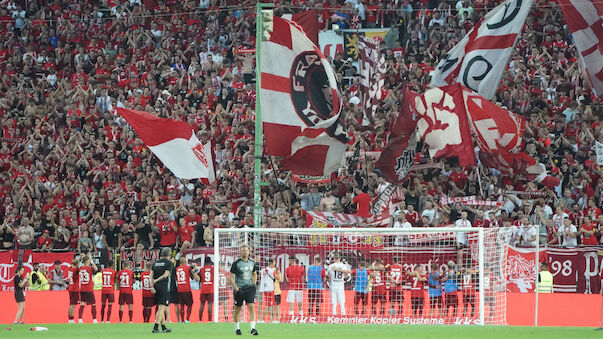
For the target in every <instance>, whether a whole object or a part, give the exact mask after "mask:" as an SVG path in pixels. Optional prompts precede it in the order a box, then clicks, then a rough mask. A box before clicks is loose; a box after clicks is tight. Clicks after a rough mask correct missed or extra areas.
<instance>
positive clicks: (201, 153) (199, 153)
mask: <svg viewBox="0 0 603 339" xmlns="http://www.w3.org/2000/svg"><path fill="white" fill-rule="evenodd" d="M193 153H195V156H196V157H197V159H199V161H201V162H202V163H203V165H205V166H206V167H207V166H208V164H209V163H208V162H207V156H206V155H205V150H203V145H201V143H198V144H196V145H195V147H193Z"/></svg>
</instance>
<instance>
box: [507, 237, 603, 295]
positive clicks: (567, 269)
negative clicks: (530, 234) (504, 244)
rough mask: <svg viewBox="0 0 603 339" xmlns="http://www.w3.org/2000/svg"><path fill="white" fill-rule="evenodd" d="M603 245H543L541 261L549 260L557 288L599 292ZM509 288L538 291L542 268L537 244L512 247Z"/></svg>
mask: <svg viewBox="0 0 603 339" xmlns="http://www.w3.org/2000/svg"><path fill="white" fill-rule="evenodd" d="M601 249H603V247H597V246H585V247H575V248H557V247H556V248H550V247H549V248H547V249H541V250H540V254H539V258H540V259H539V261H540V262H543V261H546V262H547V263H548V270H549V272H551V274H553V292H573V293H585V294H596V293H599V292H600V291H601V278H600V277H601V276H600V274H601V267H602V260H603V256H601V255H599V254H598V252H599V251H600V250H601ZM507 273H508V275H507V291H508V292H534V289H535V288H536V285H537V284H538V282H537V281H536V277H537V273H538V268H537V267H536V249H535V248H513V247H510V248H509V252H508V255H507Z"/></svg>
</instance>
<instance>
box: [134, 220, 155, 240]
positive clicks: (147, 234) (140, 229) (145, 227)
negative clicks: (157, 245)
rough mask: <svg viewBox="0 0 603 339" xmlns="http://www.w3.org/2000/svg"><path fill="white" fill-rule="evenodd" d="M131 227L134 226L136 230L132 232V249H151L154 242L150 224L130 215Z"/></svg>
mask: <svg viewBox="0 0 603 339" xmlns="http://www.w3.org/2000/svg"><path fill="white" fill-rule="evenodd" d="M132 225H134V226H136V230H135V231H134V232H135V233H134V247H138V245H140V247H142V248H144V249H150V248H153V245H154V241H153V229H152V228H151V224H149V223H148V222H146V220H143V221H139V220H138V216H136V214H132Z"/></svg>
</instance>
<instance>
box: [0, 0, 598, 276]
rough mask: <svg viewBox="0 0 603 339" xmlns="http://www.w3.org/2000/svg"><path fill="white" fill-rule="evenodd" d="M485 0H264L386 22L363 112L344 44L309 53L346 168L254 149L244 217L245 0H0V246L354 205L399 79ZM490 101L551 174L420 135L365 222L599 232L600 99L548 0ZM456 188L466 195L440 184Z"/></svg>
mask: <svg viewBox="0 0 603 339" xmlns="http://www.w3.org/2000/svg"><path fill="white" fill-rule="evenodd" d="M500 2H501V1H494V0H474V1H467V0H460V1H456V0H453V1H443V0H442V1H438V0H422V1H373V0H369V1H366V2H363V1H345V2H344V1H335V0H331V1H324V2H320V1H314V2H312V1H304V0H301V1H292V2H288V1H282V2H277V3H276V5H275V9H274V13H275V16H277V15H278V16H281V15H283V14H295V13H300V12H304V11H307V10H309V9H314V10H317V11H318V12H319V13H318V18H319V19H318V23H319V25H320V26H319V30H320V31H321V32H323V31H327V30H331V29H347V28H349V29H358V28H388V29H391V30H396V31H397V34H395V35H394V36H395V37H394V39H393V40H392V41H389V42H388V43H387V44H386V43H383V44H381V45H380V46H381V48H383V50H382V52H383V53H384V54H385V56H386V76H385V81H384V85H383V88H382V89H381V93H380V100H379V103H378V107H377V108H376V110H375V114H374V116H373V118H374V128H366V126H365V125H364V124H363V123H362V122H363V121H362V120H363V112H362V109H361V107H360V105H359V79H358V77H359V75H358V72H359V71H358V69H357V66H356V65H355V64H353V63H352V60H348V59H346V58H344V51H343V50H337V51H336V52H334V53H333V55H327V56H328V57H329V59H330V61H331V63H332V66H333V69H334V70H335V72H336V76H337V78H338V80H339V85H340V91H341V93H342V100H343V108H342V109H343V111H342V117H343V118H342V119H343V120H344V122H345V124H346V126H347V132H348V135H349V137H350V139H349V142H348V145H347V152H346V154H347V156H348V166H347V167H345V168H344V169H342V170H340V171H339V172H338V173H337V175H335V176H332V177H330V178H328V179H327V180H317V182H304V180H302V179H299V178H294V176H292V175H291V173H290V172H288V171H284V170H282V169H281V168H280V167H279V162H278V159H275V158H273V157H270V156H266V155H265V156H264V157H263V162H262V171H261V173H262V177H261V181H262V182H264V183H266V184H265V185H264V186H262V193H261V196H262V200H261V201H262V203H261V204H262V205H261V207H262V210H261V211H262V216H263V218H262V220H263V221H262V225H254V218H253V181H254V165H253V161H254V128H255V127H254V126H255V122H254V109H255V101H256V84H255V67H256V64H255V58H254V54H253V51H254V50H253V47H254V46H255V36H256V34H255V33H256V32H255V29H256V26H255V2H252V1H214V0H211V1H205V0H201V1H172V0H169V1H168V0H166V1H162V0H158V1H156V0H146V1H145V0H143V1H141V0H133V1H132V0H130V1H86V2H81V1H60V0H57V1H49V2H39V1H2V2H1V4H0V30H1V33H2V46H0V69H1V70H2V76H1V78H0V92H1V93H2V95H1V98H0V121H1V122H2V132H1V133H2V139H1V142H2V145H1V148H0V157H1V159H2V171H1V172H0V179H1V182H2V184H1V187H0V196H1V197H2V204H1V205H0V215H1V217H2V225H1V226H0V242H1V245H0V246H1V248H0V249H4V250H11V249H33V250H36V251H55V252H56V251H71V252H75V253H76V254H80V255H82V254H87V253H92V254H94V256H95V258H97V259H98V260H97V263H99V264H103V265H108V264H109V262H110V260H111V259H112V258H113V257H114V254H116V253H122V252H123V251H127V250H131V251H133V252H134V253H138V255H142V254H141V253H142V252H143V251H145V250H149V249H158V248H160V247H172V248H173V249H175V250H176V251H179V250H181V249H190V248H199V247H206V246H211V245H213V236H214V232H213V231H214V229H216V228H238V227H268V228H302V227H306V224H307V220H308V216H309V214H311V213H313V214H312V218H317V216H320V215H322V216H324V215H326V214H329V213H342V214H345V215H358V216H360V217H363V218H366V217H370V216H371V215H370V206H371V202H372V201H375V200H377V198H378V197H379V195H380V194H381V193H382V192H383V190H384V189H385V187H386V186H387V183H386V181H385V179H384V177H383V175H382V173H381V171H380V169H379V168H378V167H375V162H376V161H377V158H378V157H379V153H380V152H381V151H382V150H383V148H384V147H385V145H386V143H387V141H388V137H389V135H388V133H389V132H388V131H389V130H390V127H391V124H393V122H394V120H395V117H396V115H397V110H396V109H395V107H396V105H395V103H396V102H397V100H398V96H397V92H398V91H400V90H401V84H407V85H408V87H409V88H410V89H411V90H413V91H415V92H417V93H423V92H425V91H426V89H428V85H429V83H430V73H431V72H432V71H434V67H435V66H436V65H438V63H439V62H440V60H441V59H442V58H444V57H445V55H446V53H447V51H448V50H449V49H450V48H452V47H453V46H454V45H455V44H456V43H457V42H458V41H460V40H461V39H462V38H463V36H465V35H466V33H467V32H468V31H469V30H470V29H471V28H472V27H473V25H475V24H476V23H477V22H479V20H480V19H481V18H482V17H483V16H484V15H485V13H487V12H488V10H490V9H492V8H493V7H494V6H496V5H497V4H498V3H500ZM322 47H323V46H321V48H322ZM325 54H326V53H325ZM492 101H493V102H496V103H498V104H499V105H500V106H502V107H505V108H506V109H507V110H509V111H512V112H514V113H516V114H519V115H521V116H523V117H525V118H526V119H527V125H526V128H525V130H524V134H523V142H522V143H521V145H520V148H521V150H522V151H523V152H525V153H527V154H529V155H530V156H531V157H533V158H534V159H537V160H538V161H539V162H540V163H542V164H544V165H545V167H546V170H547V172H548V173H549V175H550V176H552V177H557V178H559V179H560V183H559V185H556V186H548V187H547V186H546V185H543V184H541V183H539V182H538V181H536V180H535V178H534V177H533V176H522V175H512V174H508V173H505V172H504V171H502V170H501V169H497V168H489V167H487V166H482V165H480V166H478V167H461V166H460V165H459V163H458V162H457V161H456V160H454V159H445V160H438V163H437V164H434V162H433V161H432V159H430V157H429V154H428V153H429V152H428V150H427V148H428V147H427V145H426V144H425V143H424V142H419V144H418V145H417V153H416V155H415V158H414V163H415V165H421V164H423V165H426V166H424V168H423V169H417V170H414V171H412V172H411V173H410V175H409V177H408V178H407V180H404V181H403V182H402V183H400V184H398V186H397V190H396V192H395V193H394V194H393V199H392V202H391V218H389V219H387V221H386V222H383V223H380V224H379V226H384V227H401V228H403V227H438V226H445V225H450V224H455V223H456V224H457V225H461V226H467V225H469V226H474V227H477V226H481V227H512V228H513V238H512V240H511V241H512V243H513V245H516V246H520V247H521V246H524V247H533V246H536V243H537V242H540V245H541V246H545V245H546V246H553V247H554V246H564V247H574V246H579V245H598V244H599V243H600V242H601V243H603V237H601V232H603V213H602V211H601V209H602V208H603V184H602V183H603V181H602V180H601V176H602V175H603V173H602V171H601V166H600V164H601V161H603V159H598V158H597V154H596V143H597V141H599V142H603V133H602V130H601V123H600V119H601V113H602V110H601V101H600V99H598V98H597V96H596V95H595V94H594V92H593V91H592V90H591V89H590V88H589V84H588V81H587V80H586V79H585V77H584V73H583V71H582V66H581V64H580V62H579V57H578V51H577V49H576V48H575V47H574V43H573V40H572V36H571V34H570V32H569V30H568V29H567V27H566V26H565V25H564V18H563V16H562V13H561V11H560V9H559V8H558V6H556V5H555V4H553V3H552V2H550V1H546V0H538V1H536V2H535V4H534V6H533V7H532V9H531V11H530V13H529V15H528V17H527V20H526V23H525V27H524V29H523V32H522V35H521V37H520V39H519V41H518V43H517V45H516V47H515V48H514V50H513V53H512V55H511V59H510V63H509V65H508V68H507V69H506V70H505V71H504V73H503V77H502V81H501V84H500V86H499V87H498V90H497V92H496V95H495V97H494V98H493V100H492ZM117 107H123V108H128V109H136V110H140V111H146V112H150V113H153V114H155V115H157V116H159V117H162V118H170V119H176V120H181V121H184V122H187V123H188V124H190V125H191V126H192V127H193V128H194V130H195V133H196V135H197V137H198V138H199V140H200V141H201V142H202V143H206V142H208V141H211V142H212V144H213V145H214V149H213V155H214V160H215V169H216V180H215V181H214V182H213V183H212V184H207V183H206V182H204V181H202V180H183V179H178V178H176V177H175V176H174V175H173V174H172V173H171V172H170V171H169V170H168V169H167V168H166V167H164V166H163V164H162V163H161V162H160V161H159V160H158V158H157V157H156V156H154V155H153V153H152V152H151V151H150V150H149V148H148V147H146V146H145V144H144V143H143V142H142V140H141V139H139V138H138V136H137V134H136V133H135V132H134V131H133V130H132V129H131V128H130V127H129V126H128V124H127V123H126V122H125V120H124V119H122V118H120V117H119V115H117V114H116V113H115V110H114V109H115V108H117ZM601 156H603V154H602V155H601ZM325 181H326V182H325ZM468 196H475V199H477V200H479V201H481V202H483V203H481V204H465V203H464V202H467V201H466V200H463V199H457V200H455V199H452V200H451V199H450V197H459V198H461V197H468ZM442 198H447V199H448V200H447V202H448V203H442ZM488 202H493V203H488ZM463 212H466V213H467V215H466V216H463V214H464V213H463ZM467 220H468V221H469V223H468V224H465V222H466V221H467ZM459 221H460V224H459ZM279 241H280V242H281V245H283V244H284V245H294V243H295V239H294V238H293V237H283V238H280V239H279ZM134 255H136V254H134ZM139 268H140V270H142V267H139Z"/></svg>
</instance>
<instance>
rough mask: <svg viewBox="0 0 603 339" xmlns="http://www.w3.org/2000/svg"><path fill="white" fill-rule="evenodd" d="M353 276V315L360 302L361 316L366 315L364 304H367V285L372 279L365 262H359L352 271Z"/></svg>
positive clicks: (356, 312)
mask: <svg viewBox="0 0 603 339" xmlns="http://www.w3.org/2000/svg"><path fill="white" fill-rule="evenodd" d="M352 274H353V275H354V277H355V279H354V313H355V314H358V306H359V305H360V302H362V314H366V304H367V303H368V294H369V283H371V281H372V278H371V276H370V275H369V272H368V269H367V268H366V262H365V261H364V260H360V262H359V264H358V268H356V269H355V270H353V271H352Z"/></svg>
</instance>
